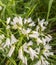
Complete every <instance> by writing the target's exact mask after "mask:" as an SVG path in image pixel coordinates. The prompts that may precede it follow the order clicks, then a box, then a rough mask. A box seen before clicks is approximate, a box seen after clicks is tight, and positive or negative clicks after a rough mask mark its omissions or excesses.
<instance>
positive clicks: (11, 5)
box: [0, 0, 56, 65]
mask: <svg viewBox="0 0 56 65" xmlns="http://www.w3.org/2000/svg"><path fill="white" fill-rule="evenodd" d="M0 6H2V7H3V9H2V11H0V20H3V21H4V20H6V18H7V17H11V18H13V17H14V16H22V17H23V18H24V17H25V18H28V17H31V18H32V19H33V20H34V21H35V22H36V21H37V18H40V19H43V18H45V19H46V20H48V22H49V25H48V26H47V29H46V30H45V32H47V33H49V34H51V35H52V37H53V40H52V41H51V43H50V45H52V51H53V52H54V56H52V57H49V59H48V60H49V62H51V65H56V0H0ZM2 23H3V22H2ZM0 27H1V23H0ZM1 54H2V52H1V51H0V65H20V64H18V60H17V59H16V58H14V57H11V58H7V57H3V56H2V55H1ZM30 65H32V64H30Z"/></svg>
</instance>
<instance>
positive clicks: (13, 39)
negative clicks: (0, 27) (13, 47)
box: [11, 34, 17, 44]
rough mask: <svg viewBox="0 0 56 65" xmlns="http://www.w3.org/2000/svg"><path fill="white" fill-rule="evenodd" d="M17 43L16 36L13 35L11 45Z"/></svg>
mask: <svg viewBox="0 0 56 65" xmlns="http://www.w3.org/2000/svg"><path fill="white" fill-rule="evenodd" d="M16 42H17V39H16V38H15V36H14V35H13V34H12V35H11V44H14V43H16Z"/></svg>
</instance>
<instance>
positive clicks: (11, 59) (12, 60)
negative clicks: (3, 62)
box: [9, 57, 17, 65]
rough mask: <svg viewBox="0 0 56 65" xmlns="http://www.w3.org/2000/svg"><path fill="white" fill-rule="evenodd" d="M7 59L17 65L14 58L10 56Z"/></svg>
mask: <svg viewBox="0 0 56 65" xmlns="http://www.w3.org/2000/svg"><path fill="white" fill-rule="evenodd" d="M9 60H10V62H11V63H13V64H14V65H17V64H16V62H15V60H14V59H13V58H12V57H11V58H9Z"/></svg>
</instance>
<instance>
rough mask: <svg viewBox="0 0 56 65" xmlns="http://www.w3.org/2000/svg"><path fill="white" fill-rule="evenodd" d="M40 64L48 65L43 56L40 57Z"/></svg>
mask: <svg viewBox="0 0 56 65" xmlns="http://www.w3.org/2000/svg"><path fill="white" fill-rule="evenodd" d="M41 64H42V65H49V62H48V61H47V60H46V59H45V58H44V57H43V56H41Z"/></svg>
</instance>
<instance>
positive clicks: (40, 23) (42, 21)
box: [38, 18, 48, 31]
mask: <svg viewBox="0 0 56 65" xmlns="http://www.w3.org/2000/svg"><path fill="white" fill-rule="evenodd" d="M46 22H47V21H46ZM38 24H39V25H40V26H41V29H42V31H44V30H45V29H46V27H45V26H46V25H47V24H48V23H45V19H42V20H41V21H40V19H39V18H38ZM44 24H45V26H44Z"/></svg>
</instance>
